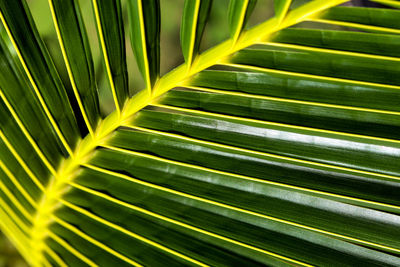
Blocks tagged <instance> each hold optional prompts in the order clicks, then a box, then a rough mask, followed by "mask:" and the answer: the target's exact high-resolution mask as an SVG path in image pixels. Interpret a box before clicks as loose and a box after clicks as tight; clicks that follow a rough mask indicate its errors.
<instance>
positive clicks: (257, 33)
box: [27, 0, 347, 266]
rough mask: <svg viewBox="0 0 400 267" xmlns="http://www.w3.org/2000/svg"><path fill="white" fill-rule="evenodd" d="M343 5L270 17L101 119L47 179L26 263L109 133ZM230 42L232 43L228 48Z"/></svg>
mask: <svg viewBox="0 0 400 267" xmlns="http://www.w3.org/2000/svg"><path fill="white" fill-rule="evenodd" d="M344 2H347V0H332V1H326V0H317V1H314V2H312V3H309V4H305V5H303V6H302V7H300V8H298V9H296V12H293V13H289V14H288V16H287V17H286V18H285V20H284V21H283V22H281V23H280V24H279V26H277V24H276V22H277V21H276V20H275V19H274V18H272V19H270V20H268V21H265V22H264V23H261V24H260V25H258V26H255V27H254V28H252V29H250V30H248V31H246V32H243V33H242V34H241V36H239V38H238V40H237V41H236V42H235V41H233V40H227V41H225V42H223V43H221V44H219V45H217V46H215V47H213V48H212V49H210V50H208V51H206V52H205V53H203V54H201V55H199V56H197V57H196V58H195V60H194V61H193V64H192V65H191V66H190V69H189V70H188V69H187V68H188V67H187V65H186V64H182V65H181V66H179V67H177V68H176V69H174V70H172V71H170V72H169V73H168V74H166V75H165V76H163V77H161V78H160V79H159V80H158V82H157V83H156V84H155V86H154V88H153V90H151V93H150V90H142V91H140V92H139V93H137V94H136V95H135V96H133V97H132V98H130V99H129V100H128V101H127V102H126V104H125V106H124V107H123V108H122V110H121V113H120V115H119V112H117V111H118V110H117V111H114V112H113V113H111V114H110V115H108V116H107V117H106V118H105V119H103V120H102V121H101V122H100V123H99V126H98V127H97V128H96V129H95V130H94V133H93V135H90V134H89V135H87V136H86V137H85V138H84V139H82V140H80V141H79V143H78V145H77V147H76V148H75V150H74V152H73V156H72V157H70V158H67V159H63V160H62V162H61V163H60V166H59V167H58V169H57V172H56V175H54V176H52V177H51V179H50V182H49V184H48V185H47V187H46V188H45V191H44V193H43V197H42V199H41V200H40V202H39V205H38V208H37V211H36V215H35V217H34V221H33V227H32V229H31V244H30V249H31V257H30V259H27V260H30V263H31V264H32V265H33V266H42V262H43V259H44V258H43V250H44V248H45V247H46V244H45V239H46V238H47V237H48V236H49V229H48V228H49V225H50V224H51V223H52V222H53V221H52V214H53V213H54V211H55V210H56V209H57V208H59V207H61V206H62V204H60V202H59V199H60V198H61V196H62V195H63V194H64V193H65V192H67V191H68V190H69V188H70V186H69V185H68V184H69V182H71V181H72V180H73V179H74V178H75V177H76V176H77V174H78V173H79V166H81V165H82V164H85V163H87V162H88V161H89V159H90V158H91V155H92V153H94V150H95V148H96V147H97V146H99V145H102V144H104V143H106V141H107V139H108V138H110V136H111V134H112V133H113V132H114V131H115V130H116V129H117V128H118V127H120V126H121V125H124V123H125V122H127V121H128V120H130V119H131V118H132V116H133V115H134V114H135V113H136V112H138V111H139V110H141V109H142V108H144V107H145V106H147V105H149V104H150V103H152V102H153V101H154V100H155V99H156V98H158V97H159V96H160V95H162V94H164V93H165V92H167V91H169V90H170V89H172V88H174V87H176V86H178V85H179V84H180V83H182V82H183V81H185V80H186V79H188V78H189V77H190V76H192V75H194V74H196V73H198V72H200V71H202V70H204V69H206V68H208V67H210V66H212V65H215V64H217V63H218V62H220V61H221V60H222V59H224V58H225V57H227V56H229V55H231V54H233V53H234V52H236V51H238V50H241V49H243V48H245V47H248V46H250V45H253V44H255V43H257V42H259V41H262V40H264V39H265V38H266V37H268V36H269V35H271V34H273V33H275V32H276V31H279V30H281V29H283V28H286V27H289V26H291V25H294V24H296V23H298V22H299V21H300V20H304V19H306V18H307V17H308V16H312V15H315V13H316V12H319V11H321V10H324V9H326V8H329V7H332V6H336V5H339V4H341V3H344ZM304 14H306V15H304ZM232 42H235V43H234V44H233V45H232Z"/></svg>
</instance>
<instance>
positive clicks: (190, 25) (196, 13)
mask: <svg viewBox="0 0 400 267" xmlns="http://www.w3.org/2000/svg"><path fill="white" fill-rule="evenodd" d="M211 4H212V0H185V5H184V7H183V15H182V24H181V46H182V53H183V57H184V58H185V61H186V64H187V66H188V67H190V65H191V64H192V62H193V60H194V59H195V57H196V55H197V53H198V51H199V47H200V42H201V38H202V36H203V32H204V28H205V26H206V23H207V19H208V15H209V13H210V9H211Z"/></svg>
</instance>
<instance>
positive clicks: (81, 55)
mask: <svg viewBox="0 0 400 267" xmlns="http://www.w3.org/2000/svg"><path fill="white" fill-rule="evenodd" d="M49 4H50V9H51V12H52V15H53V22H54V25H55V28H56V32H57V37H58V41H59V44H60V47H61V51H62V54H63V57H64V62H65V65H66V67H67V71H68V75H69V78H70V81H71V85H72V88H73V91H74V95H75V97H76V100H77V102H78V105H79V109H80V111H81V113H82V116H83V118H84V121H85V124H86V127H87V128H88V130H89V132H90V133H91V134H93V129H94V128H96V126H97V123H98V120H99V117H100V116H99V115H100V111H99V100H98V94H97V88H96V80H95V77H94V68H93V61H92V55H91V52H90V47H89V43H88V37H87V34H86V29H85V26H84V25H83V19H82V14H81V11H80V7H79V5H78V2H77V1H76V0H66V1H64V0H50V1H49ZM66 10H68V11H69V12H66Z"/></svg>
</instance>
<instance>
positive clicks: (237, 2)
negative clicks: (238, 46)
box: [228, 0, 257, 42]
mask: <svg viewBox="0 0 400 267" xmlns="http://www.w3.org/2000/svg"><path fill="white" fill-rule="evenodd" d="M256 3H257V0H250V1H248V0H231V1H230V2H229V11H228V18H229V32H230V36H231V38H232V39H233V40H234V42H236V40H237V39H238V38H239V35H240V33H241V32H242V30H243V29H244V28H245V26H246V22H247V21H248V19H249V17H250V16H251V13H252V12H253V10H254V7H255V5H256Z"/></svg>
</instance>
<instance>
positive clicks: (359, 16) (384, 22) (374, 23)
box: [316, 7, 400, 34]
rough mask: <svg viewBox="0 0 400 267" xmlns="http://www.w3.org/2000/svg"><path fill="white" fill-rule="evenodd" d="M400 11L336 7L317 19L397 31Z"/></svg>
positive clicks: (391, 31) (365, 28)
mask: <svg viewBox="0 0 400 267" xmlns="http://www.w3.org/2000/svg"><path fill="white" fill-rule="evenodd" d="M399 16H400V11H399V10H394V9H383V8H379V9H378V8H365V7H335V8H332V9H329V10H328V11H326V12H323V13H322V14H320V15H319V16H318V19H317V20H316V21H319V19H320V20H321V22H326V23H333V24H339V25H343V26H348V27H354V28H360V29H364V30H366V31H370V32H378V33H379V32H382V33H397V34H399V33H400V31H399V29H400V22H399V19H398V18H399Z"/></svg>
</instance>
